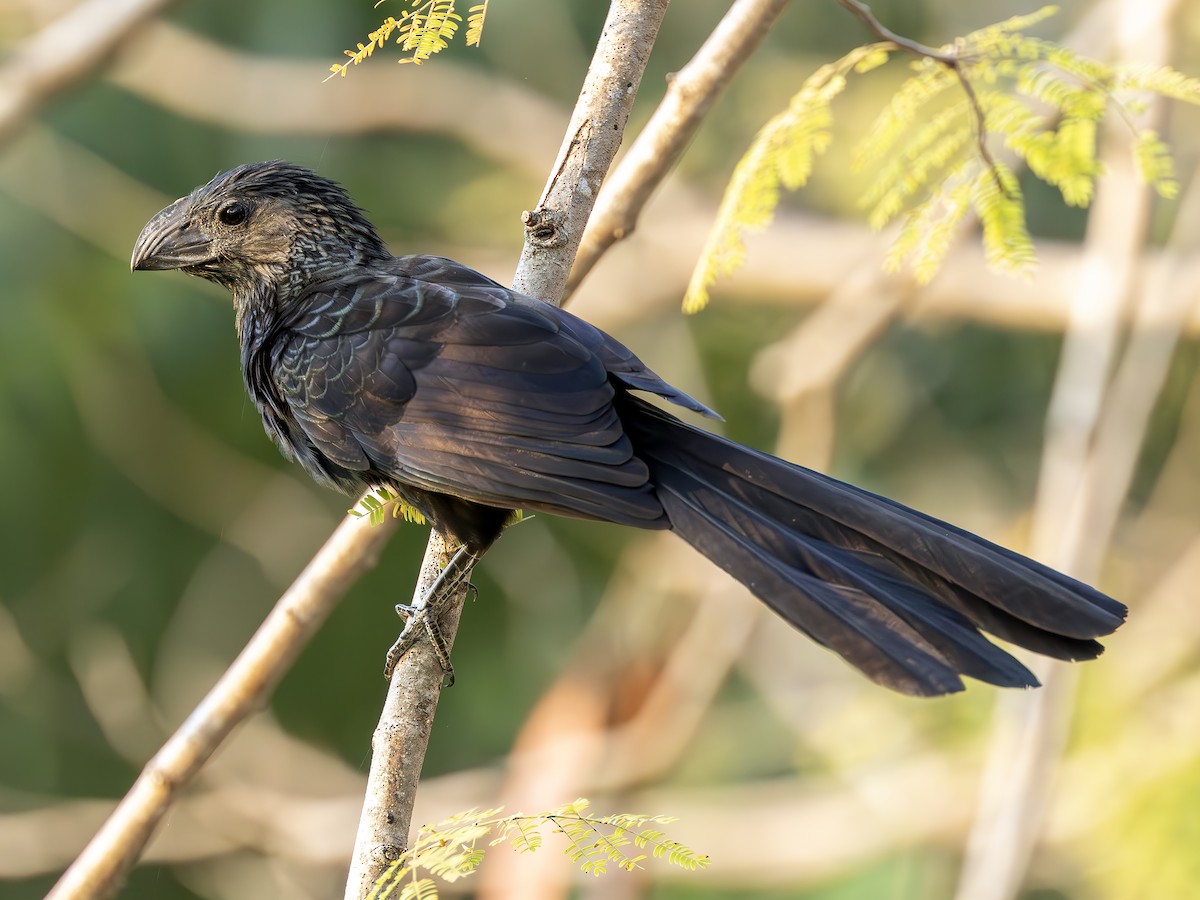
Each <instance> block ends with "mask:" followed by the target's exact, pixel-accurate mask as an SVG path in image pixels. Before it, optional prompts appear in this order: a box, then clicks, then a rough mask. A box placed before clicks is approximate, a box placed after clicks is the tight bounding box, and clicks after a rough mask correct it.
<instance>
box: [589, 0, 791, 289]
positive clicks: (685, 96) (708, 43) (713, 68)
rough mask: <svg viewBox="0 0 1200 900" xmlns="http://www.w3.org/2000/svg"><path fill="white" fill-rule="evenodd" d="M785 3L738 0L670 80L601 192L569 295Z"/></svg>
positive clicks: (633, 221) (622, 234)
mask: <svg viewBox="0 0 1200 900" xmlns="http://www.w3.org/2000/svg"><path fill="white" fill-rule="evenodd" d="M785 5H787V0H737V2H736V3H734V4H733V6H732V7H730V9H729V12H727V13H726V14H725V17H724V18H723V19H721V21H720V23H719V24H718V25H717V27H716V29H715V30H714V31H713V33H712V34H711V35H709V36H708V39H707V40H705V42H704V44H703V45H702V46H701V47H700V49H699V50H698V51H697V53H696V55H695V56H693V57H692V58H691V60H690V61H689V62H688V64H687V65H685V66H684V67H683V68H682V69H680V70H679V72H677V73H676V74H675V75H674V76H673V77H672V78H671V79H670V86H669V87H668V88H667V93H666V95H665V96H664V97H663V99H662V102H661V103H659V105H658V108H657V109H655V111H654V114H653V115H652V116H651V117H650V120H649V121H648V122H647V123H646V126H645V128H643V129H642V131H641V133H640V134H639V135H638V136H637V140H635V141H634V142H633V145H632V146H631V147H630V148H629V150H628V151H627V152H626V154H625V156H624V158H622V160H621V162H620V164H619V165H618V166H617V167H616V169H615V170H614V171H613V174H612V177H610V178H609V179H608V181H607V182H606V183H605V185H604V188H603V189H602V190H601V192H600V197H599V199H598V200H597V201H596V209H595V212H594V213H593V215H592V218H591V220H590V221H589V222H588V227H587V230H586V231H585V232H584V235H583V241H582V243H581V244H580V247H579V256H578V257H577V258H576V259H575V266H574V268H573V269H572V270H571V277H570V279H568V281H567V288H566V293H567V296H570V295H571V293H573V292H574V290H575V288H576V287H578V286H579V283H580V282H581V281H582V280H583V279H584V278H586V277H587V274H588V272H590V271H591V269H592V266H594V265H595V264H596V260H597V259H599V258H600V255H601V254H602V253H604V251H605V250H607V249H608V248H609V247H610V246H612V245H613V244H614V243H615V242H617V241H619V240H622V239H624V238H626V237H628V236H629V235H630V234H631V233H632V232H633V230H634V228H635V227H636V225H637V220H638V213H639V212H640V210H641V208H642V207H643V206H645V204H646V203H647V201H648V200H649V199H650V195H651V194H652V193H653V192H654V190H655V188H657V187H658V185H659V184H660V183H661V182H662V180H663V178H664V177H665V176H666V174H667V173H668V172H669V171H671V169H673V168H674V167H675V163H676V162H677V161H678V160H679V156H680V154H682V153H683V149H684V147H686V146H687V144H688V142H689V141H690V140H691V139H692V137H693V135H695V133H696V130H697V129H698V128H699V127H700V123H701V122H702V121H703V120H704V117H705V116H706V115H707V114H708V111H709V109H711V108H712V105H713V103H714V102H715V101H716V99H717V97H719V96H720V94H721V92H722V91H723V90H724V89H725V87H726V85H728V84H729V81H730V80H731V79H732V78H733V75H734V73H736V72H737V70H738V69H739V68H740V67H741V65H742V63H744V62H745V61H746V60H747V59H749V58H750V55H751V54H752V53H753V52H754V50H755V49H756V48H757V47H758V45H759V44H760V43H761V41H762V39H763V38H764V37H765V36H766V34H767V31H768V30H769V29H770V27H771V25H772V24H773V23H774V21H775V19H776V18H778V16H779V14H780V12H782V11H783V7H784V6H785Z"/></svg>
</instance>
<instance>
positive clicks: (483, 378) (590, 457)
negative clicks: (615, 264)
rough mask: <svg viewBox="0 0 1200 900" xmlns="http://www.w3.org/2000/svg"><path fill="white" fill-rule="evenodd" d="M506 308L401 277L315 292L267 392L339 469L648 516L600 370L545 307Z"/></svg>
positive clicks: (574, 510) (642, 485) (512, 501)
mask: <svg viewBox="0 0 1200 900" xmlns="http://www.w3.org/2000/svg"><path fill="white" fill-rule="evenodd" d="M515 297H516V295H513V294H512V293H511V292H510V291H508V290H507V289H505V288H503V287H501V286H499V285H495V284H494V283H492V282H488V281H479V282H476V283H462V284H454V283H453V282H451V283H449V284H447V283H446V282H445V280H444V279H443V280H442V281H441V282H439V283H432V282H429V281H424V280H421V279H414V278H411V277H408V276H407V275H403V274H401V275H398V274H384V273H375V274H374V275H372V276H371V277H368V278H358V279H356V280H354V281H352V282H351V281H347V282H343V283H331V284H328V285H325V286H324V287H323V289H322V291H321V292H320V294H319V296H313V297H311V298H310V299H309V302H308V303H307V304H306V306H305V308H304V310H302V311H297V312H295V313H293V314H292V315H291V316H290V318H289V323H288V328H289V330H290V331H291V332H292V334H291V337H290V338H289V339H288V340H286V341H283V342H281V345H280V350H279V352H278V356H277V360H276V363H275V365H274V378H275V381H276V384H277V385H278V387H279V390H280V392H281V394H282V395H283V396H284V398H285V400H286V402H287V403H288V405H289V407H290V408H291V410H292V412H293V413H294V415H295V417H296V420H297V421H298V422H299V424H300V427H301V429H302V430H303V431H304V433H305V435H306V436H307V437H308V438H309V440H311V441H312V443H313V444H314V446H315V447H316V448H317V450H318V451H319V452H320V453H322V454H324V455H325V456H326V457H327V458H329V459H330V460H332V461H334V462H336V463H337V464H338V465H340V466H343V467H345V468H349V469H352V470H357V471H365V470H368V469H373V470H376V471H378V472H380V473H381V474H383V475H385V476H387V477H389V478H391V479H393V480H395V481H397V482H399V483H401V484H406V485H410V486H412V487H416V488H419V489H422V490H426V491H434V492H438V493H446V494H452V495H454V496H458V497H462V498H465V499H468V500H472V501H475V502H478V503H484V504H488V505H493V506H502V507H527V508H540V509H545V510H548V511H553V512H559V513H567V514H571V515H576V516H585V517H589V518H601V519H606V520H610V521H618V522H627V523H629V524H642V525H645V524H648V523H650V522H653V521H655V520H658V519H660V518H661V517H662V509H661V506H660V505H659V504H658V501H657V500H656V499H655V497H654V494H653V491H652V489H651V488H650V486H649V485H648V475H649V473H648V470H647V468H646V466H645V464H644V463H643V462H642V461H641V460H640V459H638V458H637V457H636V456H634V454H633V448H632V445H631V444H630V441H629V438H628V437H627V436H626V435H625V433H624V430H623V428H622V425H621V421H620V419H619V418H618V416H617V413H616V411H615V409H614V408H613V405H612V399H613V395H614V388H613V386H612V384H611V383H610V382H609V374H608V372H607V371H606V369H605V365H604V361H603V360H602V359H601V358H600V357H599V356H598V355H597V353H596V352H594V351H593V350H592V349H591V348H589V347H587V346H585V345H584V344H583V343H582V342H581V341H580V340H578V339H577V338H576V337H575V336H574V335H572V334H571V333H570V332H569V331H568V330H566V329H564V328H561V327H559V320H558V316H556V315H555V314H554V313H555V312H556V311H554V310H553V307H548V306H544V305H542V304H536V303H533V302H529V303H520V302H514V298H515ZM521 299H523V298H521Z"/></svg>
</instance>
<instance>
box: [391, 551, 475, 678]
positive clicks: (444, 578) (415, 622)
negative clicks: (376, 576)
mask: <svg viewBox="0 0 1200 900" xmlns="http://www.w3.org/2000/svg"><path fill="white" fill-rule="evenodd" d="M481 555H482V554H480V553H478V552H473V551H472V550H470V549H468V548H467V547H465V546H463V547H459V548H458V550H457V551H455V553H454V555H453V556H452V557H450V561H449V562H448V563H446V566H445V568H443V569H442V571H441V572H439V573H438V576H437V578H435V579H434V581H433V584H431V585H430V586H429V590H428V591H426V592H425V596H423V597H422V598H421V599H420V600H418V601H417V602H416V603H415V604H413V605H411V606H409V605H406V604H403V603H398V604H396V613H397V614H398V615H399V616H400V617H401V618H403V619H404V620H405V622H404V630H403V631H401V632H400V637H399V638H397V639H396V643H394V644H393V645H392V648H391V649H390V650H388V652H387V658H386V659H385V660H384V667H383V673H384V675H385V676H386V677H387V678H388V679H391V677H392V671H393V670H394V669H395V668H396V663H398V662H400V658H401V657H402V656H404V654H405V653H407V652H408V651H409V649H411V648H412V646H413V645H414V644H415V643H416V642H417V640H418V639H419V638H420V635H421V632H422V631H424V633H425V634H427V635H428V636H429V643H430V645H431V646H432V647H433V652H434V654H435V655H436V656H437V658H438V663H440V664H441V667H442V671H444V672H445V673H446V678H447V679H448V683H449V684H451V685H452V684H454V666H453V665H452V664H451V662H450V649H449V647H448V646H447V645H446V639H445V638H444V637H443V636H442V632H441V629H440V628H438V624H437V623H438V619H439V618H440V616H441V614H442V609H443V608H444V607H445V605H446V604H447V603H449V602H451V601H452V600H453V598H454V597H455V596H456V595H457V594H458V591H459V589H460V588H462V586H463V580H464V579H465V578H467V577H468V576H469V575H470V572H471V568H472V567H473V566H474V565H475V563H476V562H478V561H479V557H480V556H481ZM467 586H468V587H470V583H469V582H468V584H467Z"/></svg>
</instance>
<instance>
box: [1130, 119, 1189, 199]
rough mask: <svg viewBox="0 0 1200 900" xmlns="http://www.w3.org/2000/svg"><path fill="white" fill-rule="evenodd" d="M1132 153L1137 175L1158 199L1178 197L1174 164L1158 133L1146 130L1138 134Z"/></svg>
mask: <svg viewBox="0 0 1200 900" xmlns="http://www.w3.org/2000/svg"><path fill="white" fill-rule="evenodd" d="M1134 153H1135V158H1136V160H1137V167H1138V173H1139V174H1140V175H1141V177H1142V180H1143V181H1145V182H1146V183H1147V184H1149V185H1150V186H1151V187H1153V188H1154V190H1155V191H1157V192H1158V195H1159V196H1160V197H1164V198H1166V199H1168V200H1172V199H1174V198H1175V197H1176V196H1178V194H1179V182H1178V181H1177V180H1176V178H1175V163H1174V161H1173V160H1172V159H1171V152H1170V150H1168V149H1167V145H1166V144H1164V143H1163V141H1162V139H1161V138H1159V136H1158V132H1156V131H1151V130H1149V129H1147V130H1146V131H1143V132H1142V133H1141V134H1139V135H1138V138H1137V143H1136V145H1135V147H1134Z"/></svg>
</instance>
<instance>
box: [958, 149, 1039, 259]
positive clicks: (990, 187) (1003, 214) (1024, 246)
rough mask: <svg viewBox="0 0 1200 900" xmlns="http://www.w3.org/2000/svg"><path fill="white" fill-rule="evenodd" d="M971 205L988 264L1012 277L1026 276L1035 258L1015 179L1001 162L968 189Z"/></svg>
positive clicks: (979, 175)
mask: <svg viewBox="0 0 1200 900" xmlns="http://www.w3.org/2000/svg"><path fill="white" fill-rule="evenodd" d="M971 203H972V206H973V207H974V209H975V213H976V215H978V216H979V222H980V225H981V226H982V228H983V250H984V254H985V256H986V258H987V262H988V265H989V266H991V267H992V268H994V269H998V270H1001V271H1006V272H1011V273H1015V274H1028V273H1029V272H1030V271H1031V270H1032V268H1033V265H1034V263H1035V262H1036V257H1035V256H1034V252H1033V241H1032V240H1030V238H1029V232H1028V231H1026V229H1025V207H1024V205H1023V203H1022V202H1021V188H1020V185H1019V184H1018V183H1017V178H1016V176H1015V175H1014V174H1013V173H1012V170H1010V169H1009V168H1008V167H1007V166H1005V165H1004V164H1003V163H996V166H995V168H994V169H992V170H991V171H984V172H980V173H979V174H978V175H977V176H976V178H975V182H974V184H973V185H972V188H971Z"/></svg>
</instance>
